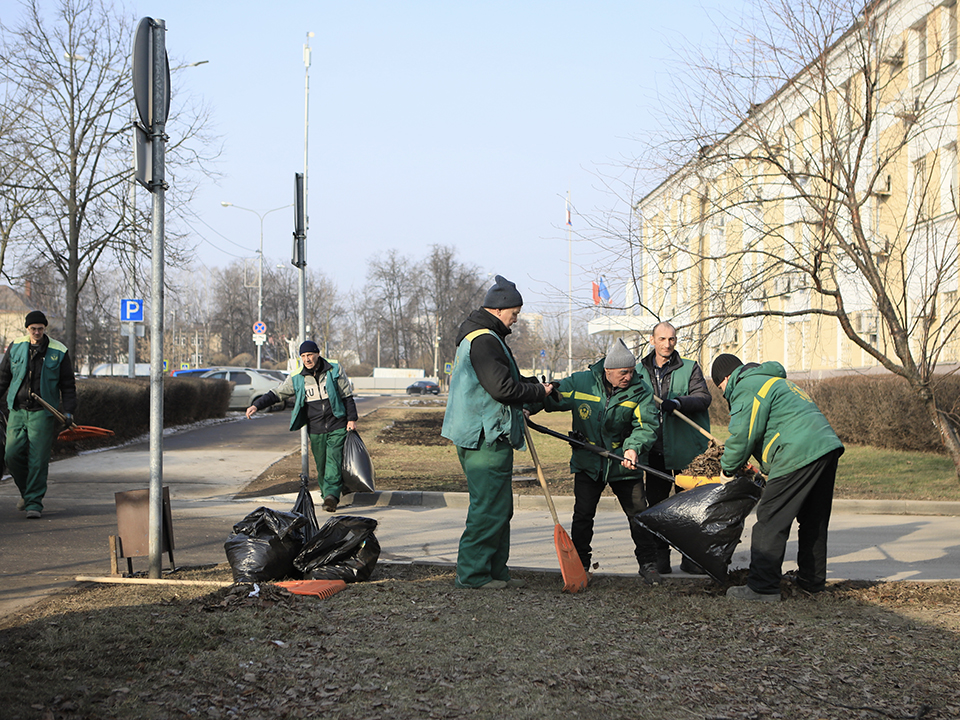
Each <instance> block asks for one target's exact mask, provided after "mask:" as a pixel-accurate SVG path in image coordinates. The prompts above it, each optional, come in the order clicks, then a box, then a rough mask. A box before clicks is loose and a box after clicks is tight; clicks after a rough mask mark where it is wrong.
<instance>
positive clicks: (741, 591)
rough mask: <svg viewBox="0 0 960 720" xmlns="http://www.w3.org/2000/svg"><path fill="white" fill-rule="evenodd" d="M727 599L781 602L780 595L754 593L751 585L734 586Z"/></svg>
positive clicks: (728, 591)
mask: <svg viewBox="0 0 960 720" xmlns="http://www.w3.org/2000/svg"><path fill="white" fill-rule="evenodd" d="M727 597H728V598H730V599H732V600H754V601H758V602H771V603H773V602H780V593H758V592H754V591H753V590H752V589H751V588H750V586H749V585H734V586H733V587H732V588H729V589H728V590H727Z"/></svg>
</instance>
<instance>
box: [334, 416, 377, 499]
mask: <svg viewBox="0 0 960 720" xmlns="http://www.w3.org/2000/svg"><path fill="white" fill-rule="evenodd" d="M340 476H341V477H342V478H343V487H344V489H345V490H346V491H347V492H374V485H373V484H374V479H375V478H374V472H373V462H372V461H371V460H370V453H368V452H367V446H366V445H364V444H363V440H362V439H361V438H360V433H358V432H357V431H356V430H350V431H349V432H348V433H347V439H346V440H345V441H344V443H343V465H342V467H341V471H340Z"/></svg>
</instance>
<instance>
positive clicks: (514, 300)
mask: <svg viewBox="0 0 960 720" xmlns="http://www.w3.org/2000/svg"><path fill="white" fill-rule="evenodd" d="M522 305H523V298H522V297H521V295H520V293H519V292H518V291H517V286H516V285H514V284H513V283H512V282H510V281H509V280H507V279H506V278H503V277H501V276H500V275H497V277H496V283H495V284H494V286H493V287H491V288H490V290H489V291H488V292H487V294H486V297H485V298H484V300H483V306H482V307H481V308H479V309H477V310H474V311H473V312H472V313H470V315H469V317H467V319H466V320H464V321H463V323H461V325H460V329H459V331H458V333H457V354H456V358H455V360H454V363H453V374H452V376H451V378H450V394H449V396H448V398H447V409H446V412H445V414H444V417H443V430H442V431H441V435H443V437H445V438H447V439H448V440H450V441H452V442H453V444H454V445H456V446H457V458H458V459H459V460H460V467H462V468H463V474H464V475H466V478H467V490H468V492H469V494H470V508H469V509H468V510H467V520H466V525H465V527H464V530H463V534H462V535H461V536H460V547H459V551H458V553H457V576H456V580H455V582H454V584H455V585H456V586H457V587H460V588H483V589H485V590H500V589H503V588H507V587H520V586H521V585H523V581H522V580H520V579H519V578H511V577H510V571H509V569H508V568H507V559H508V558H509V556H510V518H511V517H513V451H514V450H515V449H516V450H523V449H524V448H525V447H526V443H525V442H524V438H523V422H524V420H523V411H522V408H523V405H524V403H532V402H542V401H543V399H544V398H545V397H547V395H549V394H550V393H551V392H552V391H553V386H552V385H550V384H548V383H541V382H538V381H537V380H536V378H530V377H523V376H521V375H520V371H519V369H518V368H517V363H516V360H514V358H513V353H512V352H510V348H509V347H507V344H506V342H505V339H506V337H507V335H509V334H510V327H511V326H512V325H513V324H514V323H516V322H517V318H518V317H519V315H520V308H521V306H522Z"/></svg>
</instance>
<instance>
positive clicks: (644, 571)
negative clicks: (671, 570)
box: [640, 563, 663, 585]
mask: <svg viewBox="0 0 960 720" xmlns="http://www.w3.org/2000/svg"><path fill="white" fill-rule="evenodd" d="M640 577H642V578H643V581H644V582H645V583H646V584H647V585H660V584H661V583H663V578H662V577H660V573H659V572H657V564H656V563H646V564H645V565H641V566H640Z"/></svg>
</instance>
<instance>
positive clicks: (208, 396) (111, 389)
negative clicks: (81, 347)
mask: <svg viewBox="0 0 960 720" xmlns="http://www.w3.org/2000/svg"><path fill="white" fill-rule="evenodd" d="M230 392H231V388H230V383H229V382H226V381H225V380H201V379H198V378H190V377H187V378H169V377H168V378H164V380H163V424H164V427H170V426H173V425H183V424H186V423H192V422H197V421H199V420H205V419H207V418H216V417H223V416H224V415H225V413H226V409H227V403H228V402H229V400H230ZM74 419H75V421H76V423H77V424H78V425H93V426H96V427H102V428H107V429H109V430H113V432H114V435H113V436H112V437H108V438H98V439H89V440H82V441H79V442H76V443H69V444H68V445H64V444H62V443H58V444H57V445H56V446H55V447H56V448H57V452H70V451H71V449H78V450H88V449H92V448H95V447H103V446H105V445H114V444H116V443H117V442H118V441H119V442H123V441H125V440H130V439H132V438H136V437H139V436H141V435H144V434H145V433H147V432H149V430H150V380H149V379H147V378H118V377H111V378H86V379H80V380H77V412H76V414H75V416H74Z"/></svg>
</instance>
